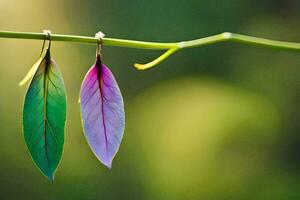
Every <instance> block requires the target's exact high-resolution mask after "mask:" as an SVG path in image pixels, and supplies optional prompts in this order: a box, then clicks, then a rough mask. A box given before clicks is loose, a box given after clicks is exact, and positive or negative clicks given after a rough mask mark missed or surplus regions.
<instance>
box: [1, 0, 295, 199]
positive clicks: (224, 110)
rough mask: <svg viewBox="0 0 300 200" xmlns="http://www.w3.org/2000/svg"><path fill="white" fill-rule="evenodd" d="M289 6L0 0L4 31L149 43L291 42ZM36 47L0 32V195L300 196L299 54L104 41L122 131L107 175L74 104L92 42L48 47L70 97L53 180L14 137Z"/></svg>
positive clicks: (284, 2) (207, 0) (289, 0)
mask: <svg viewBox="0 0 300 200" xmlns="http://www.w3.org/2000/svg"><path fill="white" fill-rule="evenodd" d="M299 10H300V2H299V1H298V0H276V1H272V0H265V1H253V0H226V1H221V0H189V1H181V0H164V1H161V0H152V1H146V0H137V1H131V0H127V1H123V0H89V1H83V0H51V1H40V0H26V1H24V0H23V1H22V0H1V1H0V29H1V30H13V31H35V32H40V31H42V30H43V29H50V30H51V31H52V32H53V33H63V34H75V35H86V36H93V35H94V34H95V33H96V32H98V31H99V30H101V31H103V32H104V33H106V36H108V37H116V38H124V39H135V40H145V41H160V42H169V41H181V40H189V39H196V38H201V37H205V36H209V35H213V34H217V33H221V32H224V31H232V32H238V33H243V34H249V35H253V36H260V37H266V38H271V39H278V40H286V41H298V42H300V26H299V24H300V12H299ZM41 45H42V41H33V40H17V39H0V65H1V68H0V96H1V98H0V101H1V102H0V127H1V131H0V138H1V139H0V158H1V161H0V199H1V200H2V199H3V200H6V199H10V200H11V199H31V200H32V199H49V200H53V199H74V200H75V199H88V200H90V199H91V200H93V199H124V200H126V199H130V200H135V199H137V200H153V199H155V200H167V199H171V200H177V199H178V200H182V199H191V200H192V199H230V200H233V199H238V200H241V199H249V200H250V199H251V200H253V199H256V200H259V199H273V200H276V199H299V198H300V131H299V130H300V125H299V124H300V123H299V119H300V106H299V102H300V54H299V53H297V52H287V51H282V50H274V49H267V48H259V47H253V46H245V45H240V44H233V43H223V44H215V45H210V46H204V47H200V48H194V49H186V50H184V51H181V52H178V53H176V54H175V55H173V56H171V57H170V58H169V59H168V60H166V61H164V62H163V63H161V64H160V65H159V66H157V67H155V68H153V69H150V70H147V71H137V70H135V69H134V68H133V67H132V66H133V63H135V62H139V63H145V62H148V61H150V60H152V59H154V58H155V57H156V56H158V55H159V54H160V53H162V52H159V51H149V50H138V49H128V48H119V47H109V46H105V47H104V52H103V54H104V58H103V59H104V62H105V63H106V64H107V65H108V66H110V68H111V70H112V71H113V72H114V74H115V77H116V79H117V80H118V82H119V85H120V88H121V90H122V93H123V95H124V101H125V106H126V107H125V109H126V130H125V133H124V139H123V142H122V144H121V147H120V151H119V153H118V154H117V156H116V158H115V160H114V163H113V169H112V170H111V171H110V170H108V169H106V168H105V167H104V166H103V165H101V164H100V162H99V161H98V160H97V159H96V158H95V156H94V155H93V154H92V152H91V151H90V149H89V147H88V145H87V142H86V141H85V138H84V135H83V132H82V128H81V120H80V113H79V104H78V102H77V100H78V96H79V89H80V84H81V81H82V79H83V77H84V75H85V73H86V72H87V70H88V69H89V67H90V66H91V65H92V64H93V62H94V55H95V46H93V45H86V44H75V43H64V42H53V44H52V55H53V58H54V60H56V62H57V63H58V65H59V66H60V68H61V70H62V72H63V76H64V79H65V84H66V87H67V94H68V111H67V114H68V117H67V126H66V142H65V149H64V154H63V158H62V161H61V164H60V166H59V168H58V171H57V173H56V178H55V181H54V183H52V182H49V181H48V180H47V179H46V178H45V177H43V176H42V175H41V173H40V172H39V171H38V169H37V168H36V167H35V166H34V164H33V162H32V160H31V158H30V156H29V153H28V151H27V148H26V146H25V143H24V139H23V133H22V121H21V116H22V105H23V98H24V94H25V91H26V87H19V86H18V82H19V81H20V80H21V79H22V78H23V76H24V75H25V74H26V72H27V71H28V70H29V68H30V67H31V65H32V64H33V63H34V62H35V61H36V60H37V59H38V56H39V53H40V48H41Z"/></svg>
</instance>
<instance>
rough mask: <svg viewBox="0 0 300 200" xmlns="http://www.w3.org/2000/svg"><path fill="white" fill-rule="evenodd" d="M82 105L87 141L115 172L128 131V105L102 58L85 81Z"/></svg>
mask: <svg viewBox="0 0 300 200" xmlns="http://www.w3.org/2000/svg"><path fill="white" fill-rule="evenodd" d="M80 103H81V115H82V121H83V126H84V132H85V136H86V139H87V141H88V143H89V145H90V147H91V149H92V151H93V152H94V154H95V155H96V157H97V158H98V159H99V160H100V161H101V162H102V163H103V164H104V165H106V166H107V167H108V168H111V165H112V160H113V158H114V156H115V155H116V153H117V151H118V149H119V146H120V143H121V140H122V137H123V132H124V128H125V114H124V103H123V98H122V94H121V92H120V89H119V86H118V84H117V82H116V80H115V78H114V76H113V74H112V73H111V71H110V70H109V69H108V68H107V67H106V66H105V65H103V64H102V63H101V59H100V55H98V56H97V58H96V63H95V64H94V65H93V66H92V67H91V69H90V70H89V71H88V73H87V74H86V76H85V78H84V80H83V83H82V86H81V91H80Z"/></svg>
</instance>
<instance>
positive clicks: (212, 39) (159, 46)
mask: <svg viewBox="0 0 300 200" xmlns="http://www.w3.org/2000/svg"><path fill="white" fill-rule="evenodd" d="M0 38H17V39H36V40H44V39H45V38H46V34H45V33H32V32H14V31H0ZM51 40H52V41H64V42H78V43H88V44H96V43H97V39H96V38H95V37H85V36H76V35H61V34H51ZM102 41H103V45H108V46H118V47H127V48H137V49H152V50H167V51H166V52H165V53H164V54H163V55H161V56H160V57H158V58H157V59H155V60H153V61H152V62H150V63H148V64H144V65H141V64H135V67H137V68H138V69H147V68H150V67H153V66H155V65H157V64H159V63H160V62H162V61H163V60H165V59H166V58H168V57H169V56H170V55H172V54H173V53H174V52H176V51H178V50H181V49H185V48H193V47H200V46H205V45H209V44H214V43H220V42H225V41H231V42H236V43H242V44H247V45H255V46H262V47H269V48H276V49H283V50H291V51H299V52H300V43H296V42H284V41H277V40H270V39H265V38H258V37H252V36H247V35H241V34H236V33H229V32H225V33H221V34H217V35H213V36H209V37H204V38H200V39H196V40H190V41H183V42H173V43H160V42H144V41H136V40H124V39H117V38H107V37H105V38H103V39H102Z"/></svg>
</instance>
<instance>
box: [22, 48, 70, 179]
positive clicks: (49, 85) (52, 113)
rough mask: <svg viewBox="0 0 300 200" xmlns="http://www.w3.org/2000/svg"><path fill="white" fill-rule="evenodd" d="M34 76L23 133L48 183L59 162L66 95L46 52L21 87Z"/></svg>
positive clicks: (24, 116)
mask: <svg viewBox="0 0 300 200" xmlns="http://www.w3.org/2000/svg"><path fill="white" fill-rule="evenodd" d="M32 76H33V78H32V80H31V83H30V85H29V88H28V90H27V93H26V97H25V103H24V110H23V129H24V137H25V141H26V144H27V147H28V149H29V151H30V154H31V156H32V159H33V160H34V162H35V163H36V165H37V166H38V168H39V169H40V170H41V171H42V173H43V174H44V175H45V176H47V177H48V178H49V179H51V180H53V179H54V173H55V171H56V169H57V166H58V164H59V162H60V159H61V156H62V152H63V144H64V127H65V121H66V94H65V86H64V83H63V79H62V75H61V72H60V70H59V68H58V66H57V65H56V64H55V63H54V61H53V60H51V58H50V50H49V49H47V50H46V53H45V54H44V55H43V56H42V58H41V59H40V60H39V61H38V62H37V63H36V64H35V65H34V66H33V67H32V68H31V70H30V71H29V73H28V74H27V76H26V77H25V79H24V80H23V81H22V84H23V83H24V82H26V80H29V79H30V78H31V77H32Z"/></svg>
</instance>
